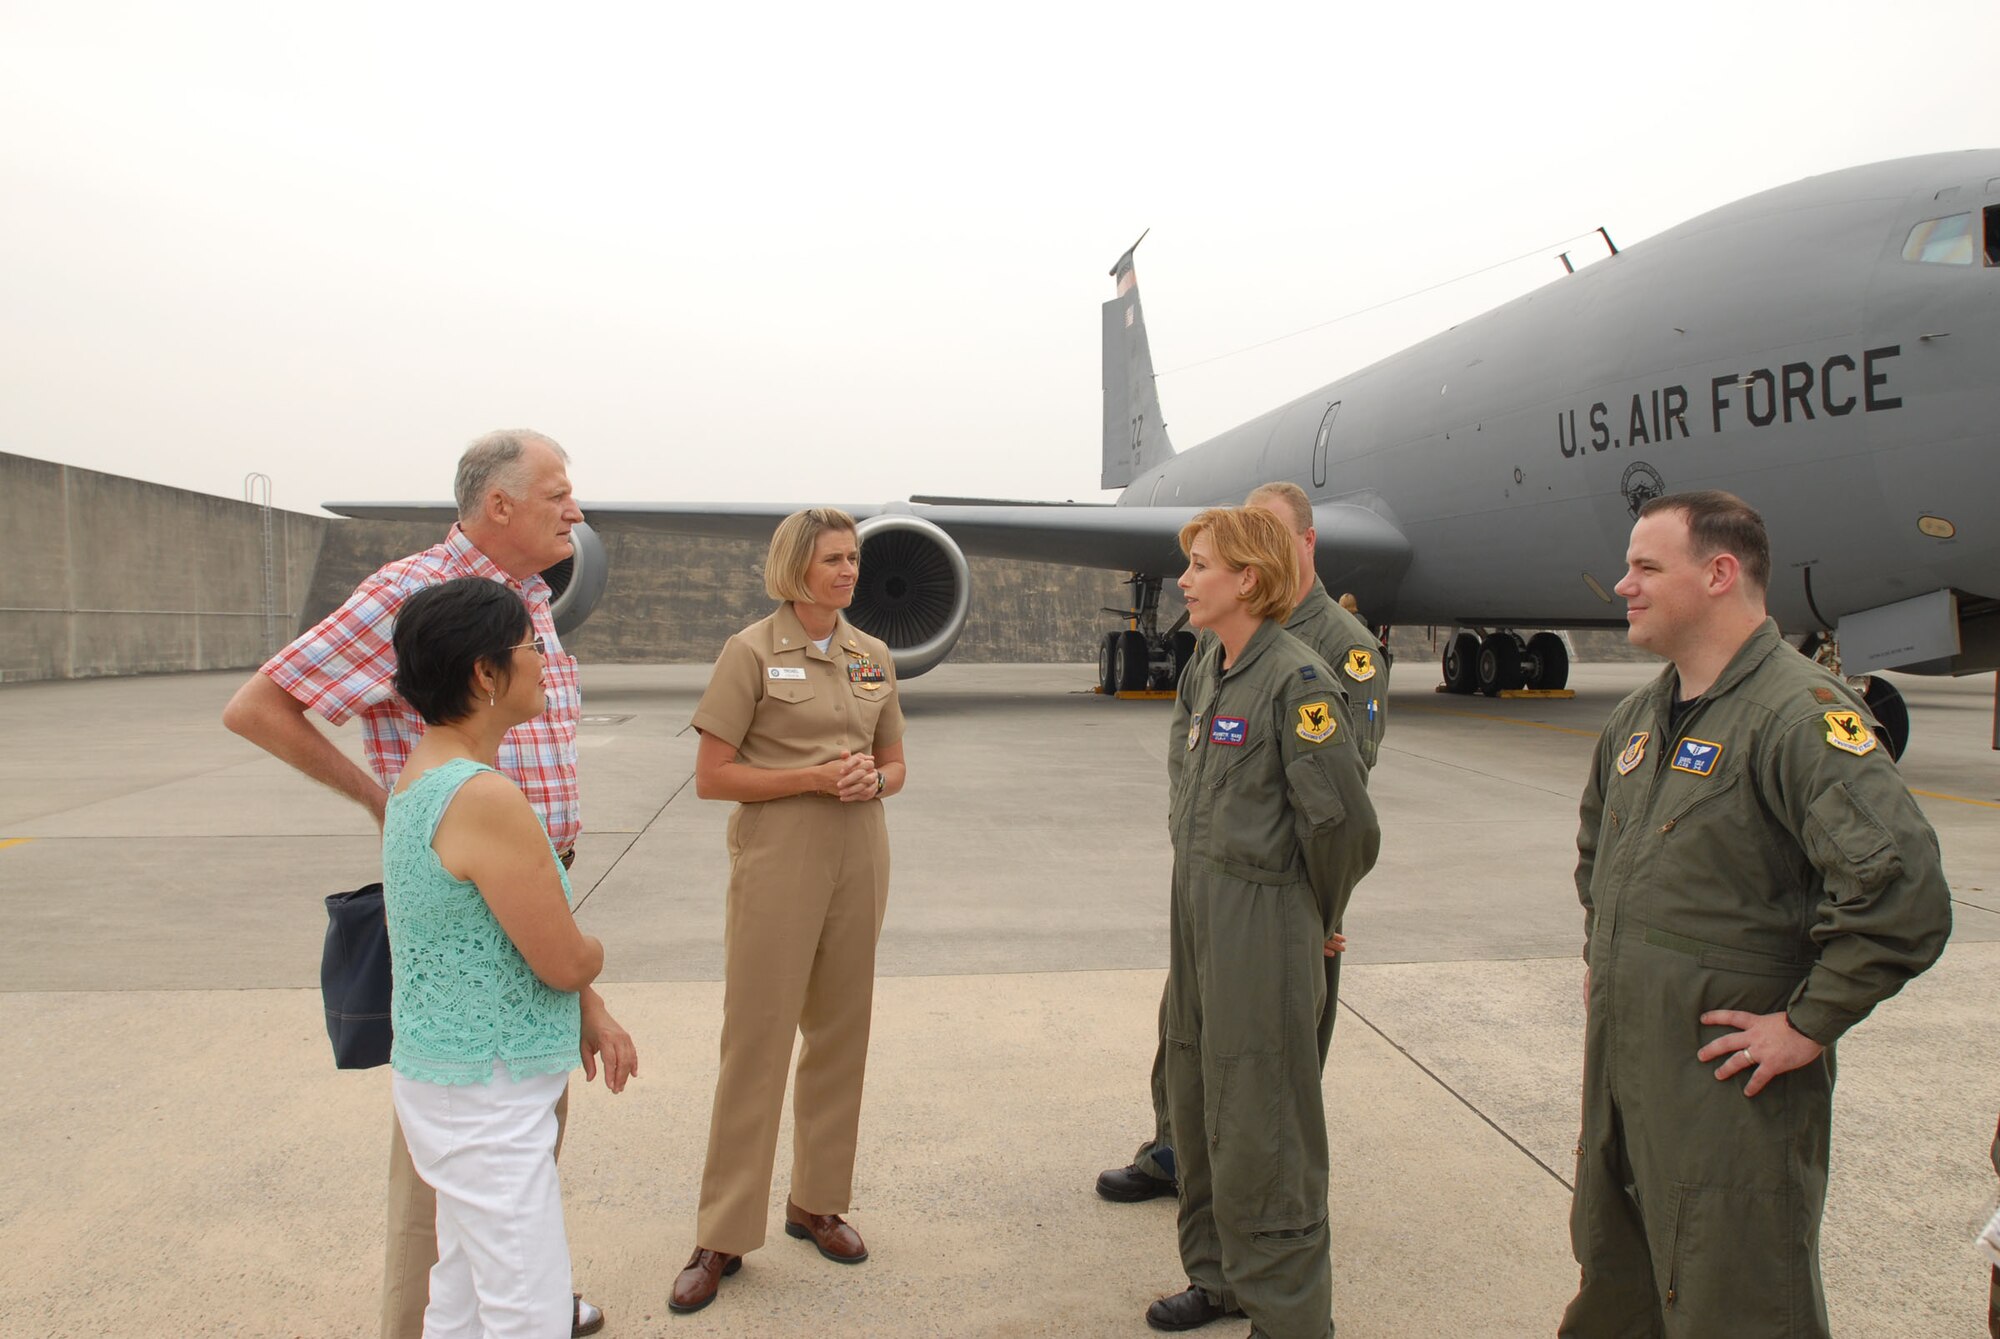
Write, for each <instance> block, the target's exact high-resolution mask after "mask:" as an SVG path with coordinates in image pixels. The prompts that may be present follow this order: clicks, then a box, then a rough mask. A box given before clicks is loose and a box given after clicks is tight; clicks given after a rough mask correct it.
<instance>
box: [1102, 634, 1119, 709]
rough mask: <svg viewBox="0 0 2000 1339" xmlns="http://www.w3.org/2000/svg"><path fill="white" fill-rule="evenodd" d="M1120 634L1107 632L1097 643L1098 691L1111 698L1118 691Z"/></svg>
mask: <svg viewBox="0 0 2000 1339" xmlns="http://www.w3.org/2000/svg"><path fill="white" fill-rule="evenodd" d="M1117 662H1118V634H1117V633H1115V632H1107V633H1105V634H1104V636H1103V637H1102V638H1101V639H1100V640H1099V641H1098V643H1097V691H1098V692H1100V693H1102V694H1104V695H1105V696H1106V697H1110V696H1111V695H1112V694H1113V693H1115V692H1117V691H1118V674H1117Z"/></svg>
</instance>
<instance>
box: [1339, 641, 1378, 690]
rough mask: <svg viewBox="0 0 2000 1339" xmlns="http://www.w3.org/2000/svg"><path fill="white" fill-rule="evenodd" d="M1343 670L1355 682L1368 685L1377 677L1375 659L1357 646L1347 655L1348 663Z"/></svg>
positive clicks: (1343, 666)
mask: <svg viewBox="0 0 2000 1339" xmlns="http://www.w3.org/2000/svg"><path fill="white" fill-rule="evenodd" d="M1341 668H1342V669H1344V670H1346V671H1347V677H1348V678H1350V679H1352V680H1354V682H1356V683H1367V682H1368V681H1369V680H1370V679H1372V678H1374V677H1375V657H1374V656H1371V655H1369V654H1368V653H1367V652H1366V651H1364V650H1362V649H1361V648H1360V647H1358V646H1357V647H1355V648H1354V649H1353V650H1351V651H1349V652H1348V653H1347V663H1346V664H1344V665H1342V666H1341Z"/></svg>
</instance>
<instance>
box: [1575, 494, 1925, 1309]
mask: <svg viewBox="0 0 2000 1339" xmlns="http://www.w3.org/2000/svg"><path fill="white" fill-rule="evenodd" d="M1769 566H1770V561H1769V548H1768V541H1767V540H1765V538H1764V531H1763V523H1762V521H1761V520H1760V519H1759V518H1758V517H1757V515H1756V513H1755V512H1754V511H1751V510H1750V509H1749V508H1748V507H1747V506H1745V505H1744V504H1743V502H1742V501H1741V500H1740V499H1737V498H1735V497H1732V496H1730V495H1729V494H1726V493H1691V494H1683V495H1679V496H1670V497H1664V498H1658V499H1655V500H1654V501H1652V502H1651V503H1649V504H1647V506H1646V508H1645V509H1644V510H1643V511H1642V512H1641V513H1640V518H1639V522H1638V524H1637V525H1636V526H1635V527H1634V528H1633V532H1632V547H1631V552H1630V554H1629V556H1628V559H1627V573H1626V576H1625V579H1624V580H1623V581H1621V582H1620V583H1619V585H1618V592H1619V594H1620V595H1622V596H1623V597H1624V598H1625V599H1626V601H1627V606H1628V607H1627V619H1628V621H1629V624H1630V632H1629V636H1630V639H1631V641H1632V642H1633V643H1634V644H1635V645H1637V646H1640V647H1642V648H1644V649H1647V650H1651V651H1654V652H1655V653H1657V654H1661V655H1665V656H1667V657H1668V659H1669V660H1670V661H1672V662H1673V663H1672V664H1670V665H1669V666H1668V667H1667V669H1666V670H1665V671H1664V672H1663V673H1662V674H1661V675H1660V676H1659V677H1658V678H1657V679H1655V680H1653V681H1652V682H1651V683H1649V684H1647V685H1646V686H1645V687H1643V688H1641V689H1639V690H1638V691H1637V692H1635V693H1633V694H1632V695H1631V696H1630V697H1628V698H1626V699H1625V701H1624V702H1622V703H1621V704H1619V706H1618V708H1617V709H1616V710H1615V711H1614V712H1613V713H1612V715H1611V719H1610V721H1609V723H1608V724H1607V725H1606V727H1605V730H1604V734H1603V736H1602V738H1601V739H1600V740H1599V743H1598V748H1597V754H1596V757H1595V760H1594V764H1593V767H1592V770H1591V776H1590V781H1589V784H1588V785H1587V787H1586V788H1585V790H1584V794H1583V803H1582V824H1581V828H1580V830H1579V832H1578V835H1577V849H1578V856H1579V858H1578V862H1577V870H1576V886H1577V892H1578V895H1579V896H1580V897H1581V899H1582V901H1583V907H1584V936H1585V941H1586V946H1585V951H1584V953H1585V962H1586V963H1587V964H1588V975H1587V977H1586V991H1587V1000H1588V1010H1589V1012H1588V1017H1587V1020H1586V1027H1585V1043H1584V1075H1583V1093H1584V1096H1583V1133H1582V1136H1581V1138H1580V1139H1579V1141H1578V1145H1577V1176H1576V1192H1575V1197H1574V1200H1573V1202H1572V1208H1571V1214H1570V1236H1571V1242H1572V1245H1573V1248H1574V1250H1575V1253H1576V1258H1577V1263H1578V1264H1579V1266H1580V1267H1581V1270H1582V1282H1581V1286H1580V1288H1579V1290H1578V1293H1577V1296H1576V1298H1575V1300H1573V1301H1572V1302H1571V1303H1570V1305H1569V1309H1568V1311H1567V1312H1566V1313H1565V1314H1564V1316H1563V1319H1562V1324H1561V1328H1560V1330H1559V1333H1560V1334H1562V1335H1567V1336H1575V1337H1576V1339H1604V1337H1606V1336H1620V1337H1622V1336H1675V1337H1676V1339H1712V1337H1713V1336H1717V1335H1729V1336H1744V1337H1745V1339H1824V1337H1825V1336H1826V1335H1827V1334H1828V1328H1827V1314H1826V1299H1825V1295H1824V1293H1823V1291H1822V1288H1821V1285H1820V1272H1819V1224H1820V1213H1821V1209H1822V1208H1823V1206H1824V1204H1825V1201H1826V1177H1827V1151H1828V1143H1829V1134H1830V1129H1831V1125H1832V1117H1833V1079H1834V1043H1835V1042H1836V1041H1837V1040H1838V1039H1839V1038H1840V1037H1841V1035H1842V1034H1844V1033H1845V1032H1846V1031H1847V1030H1848V1029H1849V1028H1851V1027H1853V1026H1854V1025H1855V1024H1856V1023H1858V1022H1860V1021H1861V1020H1862V1019H1863V1018H1865V1017H1867V1015H1868V1013H1869V1011H1870V1010H1872V1009H1873V1008H1874V1007H1875V1006H1876V1005H1877V1004H1879V1003H1881V1002H1882V1001H1883V1000H1885V999H1887V998H1888V997H1889V996H1891V995H1894V994H1895V993H1896V992H1897V991H1898V990H1900V989H1902V987H1903V985H1904V983H1905V982H1907V981H1908V980H1909V979H1910V978H1911V977H1913V976H1915V975H1916V974H1917V973H1919V972H1921V971H1923V970H1924V969H1925V968H1926V967H1928V966H1929V965H1930V964H1931V963H1932V962H1933V961H1935V960H1936V958H1937V956H1938V954H1939V953H1940V952H1941V951H1942V950H1943V948H1944V944H1945V939H1946V936H1947V935H1948V934H1949V933H1950V929H1951V906H1950V889H1949V888H1948V887H1947V885H1946V883H1945V878H1944V872H1943V869H1942V868H1941V865H1940V861H1939V856H1938V846H1937V837H1936V834H1935V833H1934V832H1933V831H1932V830H1931V826H1930V824H1929V823H1928V822H1926V821H1925V819H1924V816H1923V814H1922V813H1921V812H1920V811H1919V810H1918V808H1917V806H1916V802H1915V801H1914V800H1912V799H1911V798H1910V792H1909V789H1908V788H1907V787H1906V786H1905V785H1904V784H1903V781H1902V778H1901V776H1900V774H1899V773H1898V772H1897V770H1896V766H1895V763H1894V762H1893V761H1892V760H1891V759H1890V757H1889V751H1888V749H1886V748H1884V747H1882V745H1881V743H1880V741H1879V739H1878V738H1877V736H1876V730H1877V728H1878V727H1877V726H1876V723H1875V721H1874V720H1873V718H1871V717H1870V716H1869V714H1868V711H1867V708H1866V707H1865V706H1864V705H1863V704H1862V702H1861V700H1860V698H1859V697H1858V696H1857V695H1855V693H1854V692H1853V691H1852V690H1851V689H1849V688H1848V686H1847V685H1846V684H1845V683H1844V682H1842V681H1841V680H1839V679H1837V678H1835V677H1834V676H1832V675H1831V674H1828V673H1827V672H1826V671H1825V670H1824V669H1822V668H1820V667H1819V666H1818V665H1815V664H1813V663H1812V662H1811V661H1810V660H1807V659H1806V658H1805V657H1804V656H1801V655H1799V654H1798V653H1797V652H1796V651H1794V650H1793V649H1792V648H1791V647H1789V646H1787V645H1786V644H1785V643H1784V641H1783V640H1782V639H1781V638H1780V637H1779V634H1778V625H1777V624H1776V623H1774V622H1772V621H1771V620H1770V619H1769V618H1768V617H1766V616H1765V615H1764V595H1763V586H1764V581H1765V580H1766V579H1767V573H1768V571H1769ZM1683 693H1689V694H1691V695H1692V696H1690V697H1688V698H1685V699H1683V698H1682V694H1683ZM1717 1061H1720V1062H1721V1063H1720V1064H1719V1065H1718V1064H1717V1063H1716V1062H1717ZM1744 1075H1748V1076H1749V1081H1748V1082H1747V1083H1746V1084H1743V1085H1740V1086H1739V1085H1738V1084H1737V1083H1735V1082H1730V1080H1734V1079H1736V1078H1738V1077H1741V1076H1744ZM1718 1080H1720V1081H1718Z"/></svg>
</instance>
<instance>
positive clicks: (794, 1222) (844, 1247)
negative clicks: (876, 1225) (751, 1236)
mask: <svg viewBox="0 0 2000 1339" xmlns="http://www.w3.org/2000/svg"><path fill="white" fill-rule="evenodd" d="M785 1235H786V1236H788V1237H797V1238H798V1239H799V1240H800V1241H804V1240H806V1239H807V1238H808V1237H810V1238H811V1239H812V1244H813V1245H815V1246H817V1247H819V1253H820V1254H821V1255H823V1256H825V1257H826V1258H827V1259H829V1260H831V1261H833V1262H834V1263H836V1264H842V1265H858V1264H860V1263H861V1262H862V1261H863V1260H866V1259H867V1258H868V1248H867V1247H866V1246H864V1245H862V1244H861V1234H860V1233H859V1232H856V1231H855V1230H854V1229H853V1228H852V1227H850V1226H848V1224H847V1220H846V1219H844V1218H842V1217H841V1216H840V1215H839V1214H837V1213H807V1212H806V1211H805V1210H804V1209H801V1208H800V1207H799V1206H798V1205H796V1204H794V1203H792V1202H791V1201H790V1200H789V1199H788V1200H786V1201H785Z"/></svg>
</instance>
